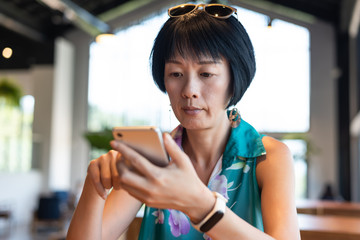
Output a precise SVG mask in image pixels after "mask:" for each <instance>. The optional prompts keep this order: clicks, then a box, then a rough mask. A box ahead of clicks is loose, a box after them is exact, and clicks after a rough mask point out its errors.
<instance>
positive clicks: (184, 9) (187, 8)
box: [169, 4, 196, 17]
mask: <svg viewBox="0 0 360 240" xmlns="http://www.w3.org/2000/svg"><path fill="white" fill-rule="evenodd" d="M195 7H196V5H195V4H187V5H180V6H178V7H175V8H172V9H170V11H169V15H170V16H172V17H177V16H181V15H184V14H187V13H189V12H191V11H192V10H194V9H195Z"/></svg>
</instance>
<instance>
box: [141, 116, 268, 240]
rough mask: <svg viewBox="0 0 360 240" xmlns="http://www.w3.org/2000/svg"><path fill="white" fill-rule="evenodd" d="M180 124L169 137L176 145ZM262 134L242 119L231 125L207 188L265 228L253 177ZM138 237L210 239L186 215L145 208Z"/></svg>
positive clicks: (228, 205)
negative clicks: (237, 124)
mask: <svg viewBox="0 0 360 240" xmlns="http://www.w3.org/2000/svg"><path fill="white" fill-rule="evenodd" d="M182 133H183V127H182V126H181V125H180V126H178V127H177V128H176V129H175V130H174V131H173V132H172V136H173V138H174V140H175V141H176V142H177V144H178V145H179V146H181V142H182ZM265 154H266V153H265V148H264V146H263V144H262V136H261V135H260V134H259V133H258V132H257V131H256V130H255V129H254V128H253V127H252V126H251V125H249V124H248V123H247V122H245V121H244V120H242V119H241V121H240V124H239V126H238V127H236V128H233V129H232V131H231V134H230V138H229V140H228V143H227V145H226V148H225V151H224V153H223V156H222V158H221V159H220V160H219V162H218V164H217V166H216V167H215V169H214V171H213V173H212V175H211V177H210V180H209V183H208V188H209V189H210V190H212V191H216V192H218V193H220V194H222V195H223V196H224V197H225V198H226V199H228V202H227V207H228V208H229V209H231V210H232V211H233V212H234V213H236V214H237V215H238V216H239V217H241V218H242V219H243V220H245V221H247V222H248V223H249V224H251V225H253V226H254V227H256V228H258V229H260V230H261V231H264V227H263V222H262V214H261V199H260V190H259V186H258V183H257V180H256V172H255V168H256V159H257V157H259V156H261V155H265ZM139 239H141V240H145V239H146V240H165V239H166V240H171V239H177V240H178V239H187V240H190V239H191V240H196V239H199V240H200V239H207V240H209V239H211V238H210V237H208V236H207V235H206V234H205V233H200V232H198V231H197V230H196V229H195V228H193V227H192V225H191V222H190V220H189V218H188V217H187V216H186V215H185V214H184V213H182V212H180V211H177V210H173V209H154V208H150V207H146V208H145V212H144V217H143V220H142V224H141V230H140V234H139Z"/></svg>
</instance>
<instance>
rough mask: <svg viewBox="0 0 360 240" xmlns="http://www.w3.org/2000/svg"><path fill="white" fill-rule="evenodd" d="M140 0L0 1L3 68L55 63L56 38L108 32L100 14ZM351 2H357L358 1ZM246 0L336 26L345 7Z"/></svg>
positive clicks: (307, 0) (334, 2)
mask: <svg viewBox="0 0 360 240" xmlns="http://www.w3.org/2000/svg"><path fill="white" fill-rule="evenodd" d="M140 1H145V0H61V1H59V0H0V51H2V49H4V48H5V47H11V48H12V49H13V56H12V57H11V58H9V59H5V58H3V57H0V69H19V68H28V67H30V66H31V65H32V64H35V63H36V64H49V63H52V62H53V58H54V56H53V52H54V51H53V50H54V43H53V40H54V39H55V38H56V37H58V36H61V35H63V34H65V33H66V32H68V31H69V30H71V29H73V28H76V27H77V28H79V26H80V28H81V26H82V28H83V29H86V31H88V32H89V34H93V35H94V34H95V33H96V32H97V31H98V32H101V31H105V30H106V27H108V26H107V24H106V23H104V22H102V21H100V20H99V16H100V15H104V13H107V12H109V11H110V10H111V9H114V8H117V7H119V6H122V5H123V6H125V5H126V4H127V5H129V4H130V3H131V4H132V3H135V2H140ZM151 1H154V0H147V2H151ZM157 1H159V0H157ZM348 1H352V2H355V0H348ZM348 1H345V2H348ZM238 2H242V1H241V0H239V1H238ZM243 2H245V3H259V4H266V3H271V4H273V5H274V4H275V5H279V6H284V7H287V8H292V9H295V10H298V11H301V12H304V13H307V14H310V15H312V16H315V17H316V18H318V19H321V20H323V21H326V22H329V23H331V24H333V25H334V26H335V27H337V26H339V24H340V16H341V9H343V8H342V3H341V2H343V1H341V0H247V1H245V0H244V1H243ZM56 3H58V4H56ZM59 3H60V4H59ZM84 10H85V11H84ZM74 15H76V16H75V17H74ZM74 19H75V20H74ZM90 23H91V24H90ZM84 24H85V25H86V26H85V28H84ZM89 26H90V28H89ZM94 26H95V28H94ZM86 27H87V28H86ZM0 54H1V52H0Z"/></svg>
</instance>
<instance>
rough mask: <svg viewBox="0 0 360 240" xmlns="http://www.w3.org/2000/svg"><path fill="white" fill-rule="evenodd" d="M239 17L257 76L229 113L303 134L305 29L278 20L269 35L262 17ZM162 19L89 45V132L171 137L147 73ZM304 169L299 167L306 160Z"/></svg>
mask: <svg viewBox="0 0 360 240" xmlns="http://www.w3.org/2000/svg"><path fill="white" fill-rule="evenodd" d="M238 16H239V20H240V21H241V22H242V23H243V25H244V26H245V28H246V29H247V31H248V33H249V35H250V38H251V39H252V41H253V45H254V48H255V55H256V60H257V73H256V76H255V78H254V81H253V83H252V84H251V86H250V88H249V89H248V91H247V92H246V93H245V95H244V98H243V99H242V100H241V102H240V103H239V104H238V105H237V106H236V107H237V108H238V109H239V110H240V113H241V115H242V117H243V118H244V119H245V120H246V121H248V122H249V123H251V124H252V125H253V126H254V127H255V128H256V129H257V130H259V131H261V132H266V133H267V134H269V135H271V133H277V134H278V133H284V134H285V133H289V132H290V133H294V132H295V133H303V132H307V131H308V130H309V91H310V90H309V83H310V79H309V76H310V72H309V71H310V69H309V68H310V67H309V54H310V53H309V31H308V30H307V29H306V28H303V27H301V26H298V25H295V24H291V23H289V22H285V21H281V20H277V19H274V20H273V21H272V28H271V29H268V28H267V25H268V17H267V16H265V15H263V14H259V13H256V12H253V11H249V10H246V9H242V8H238ZM167 18H168V16H167V12H166V11H164V13H162V14H160V15H158V16H154V17H152V18H150V19H148V20H146V21H144V22H142V23H141V24H139V25H136V26H132V27H129V28H127V29H124V30H121V31H120V32H118V33H117V34H116V35H117V38H116V39H115V40H111V41H109V42H107V43H102V44H96V43H93V44H92V45H91V48H90V79H89V81H90V82H89V105H90V109H89V130H90V131H100V130H102V129H105V128H111V127H113V126H115V125H138V124H143V125H145V124H146V125H157V126H160V128H161V129H162V130H165V131H170V130H171V129H173V128H174V127H175V126H176V125H177V124H178V121H177V120H176V118H175V117H174V115H173V114H172V113H171V110H170V106H169V100H168V99H167V96H166V95H165V94H163V93H161V92H160V90H158V89H157V87H156V86H155V84H154V83H153V80H152V77H151V72H150V69H149V55H150V52H151V48H152V44H153V41H154V39H155V37H156V34H157V32H158V30H159V29H160V27H161V26H162V24H163V23H164V22H165V21H166V19H167ZM279 136H280V137H281V135H279ZM294 141H295V140H294ZM290 142H291V141H290V140H289V141H287V142H286V143H287V144H288V146H289V147H290V148H291V150H292V151H293V153H294V154H298V151H300V150H298V149H299V147H298V146H299V145H296V144H295V143H294V142H292V143H290ZM295 142H296V141H295ZM301 151H306V149H302V150H301ZM303 163H305V165H306V160H304V161H303ZM304 169H305V170H304ZM297 174H300V175H301V176H299V177H297V178H299V179H305V183H304V182H301V184H305V186H306V166H303V167H302V168H301V171H300V170H299V171H297ZM300 189H304V188H303V187H301V188H300ZM305 194H306V188H305V190H303V191H302V192H301V193H299V194H298V195H299V196H302V197H304V196H305Z"/></svg>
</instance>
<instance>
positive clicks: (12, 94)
mask: <svg viewBox="0 0 360 240" xmlns="http://www.w3.org/2000/svg"><path fill="white" fill-rule="evenodd" d="M22 95H23V94H22V91H21V88H20V87H19V86H18V85H17V84H15V83H13V81H10V80H9V79H7V78H3V79H1V80H0V100H3V101H4V102H5V104H6V105H10V106H15V107H19V106H20V99H21V97H22Z"/></svg>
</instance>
